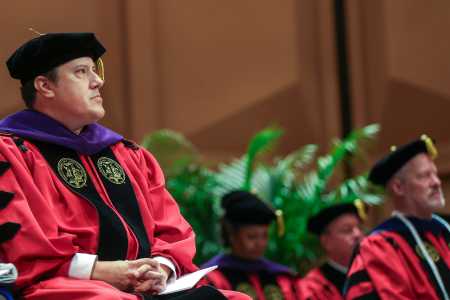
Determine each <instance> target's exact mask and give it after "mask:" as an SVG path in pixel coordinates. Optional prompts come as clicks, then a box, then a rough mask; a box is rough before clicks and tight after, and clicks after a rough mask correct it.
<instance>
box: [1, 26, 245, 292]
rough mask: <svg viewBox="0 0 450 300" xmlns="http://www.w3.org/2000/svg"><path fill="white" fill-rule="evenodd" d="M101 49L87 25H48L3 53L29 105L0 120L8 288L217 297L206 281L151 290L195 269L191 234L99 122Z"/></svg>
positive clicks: (156, 176) (136, 153)
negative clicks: (64, 28)
mask: <svg viewBox="0 0 450 300" xmlns="http://www.w3.org/2000/svg"><path fill="white" fill-rule="evenodd" d="M104 52H105V49H104V47H103V46H102V44H101V43H100V42H99V41H98V40H97V39H96V37H95V35H94V34H92V33H52V34H45V35H41V36H39V37H36V38H34V39H32V40H30V41H28V42H27V43H25V44H24V45H22V46H21V47H20V48H18V49H17V50H16V51H15V52H14V53H13V54H12V56H11V57H10V58H9V60H8V62H7V66H8V69H9V72H10V74H11V76H12V77H13V78H16V79H19V80H20V81H21V83H22V87H21V91H22V96H23V99H24V101H25V104H26V105H27V107H28V109H26V110H23V111H20V112H18V113H15V114H13V115H10V116H8V117H7V118H5V119H4V120H2V121H1V122H0V132H1V134H0V191H1V192H0V196H1V206H0V208H1V209H2V210H1V213H0V224H1V226H0V236H2V241H3V243H2V244H0V260H1V261H4V262H11V263H13V264H14V265H15V266H16V267H17V269H18V272H19V276H18V278H17V281H16V284H15V292H16V293H17V294H18V295H19V297H20V299H26V300H38V299H45V300H52V299H55V300H56V299H58V300H60V299H86V300H88V299H89V300H94V299H102V300H104V299H121V300H138V299H154V298H155V299H170V298H174V297H177V298H176V299H223V298H224V296H223V293H221V292H219V291H217V290H216V289H214V288H212V287H202V288H199V289H192V290H188V291H186V292H182V293H178V294H173V295H167V296H155V295H156V294H157V293H159V292H161V291H163V290H164V289H165V286H166V282H167V280H168V279H169V280H171V279H172V278H175V277H177V276H179V275H182V274H184V273H187V272H192V271H194V270H196V269H197V268H196V266H195V265H194V264H193V263H192V258H193V256H194V254H195V241H194V233H193V231H192V229H191V227H190V226H189V224H188V223H187V222H186V221H185V220H184V218H183V217H182V216H181V214H180V212H179V209H178V206H177V204H176V202H175V201H174V200H173V199H172V197H171V196H170V195H169V193H168V192H167V190H166V188H165V187H164V176H163V174H162V172H161V169H160V168H159V166H158V163H157V162H156V161H155V159H154V158H153V156H152V155H151V154H150V153H148V152H147V151H145V150H144V149H142V148H141V147H139V146H138V145H136V144H134V143H132V142H129V141H127V140H125V139H124V138H123V137H122V136H120V135H119V134H117V133H115V132H113V131H111V130H109V129H107V128H105V127H103V126H101V125H99V124H97V123H96V122H97V121H98V120H99V119H101V118H102V117H103V116H104V114H105V110H104V108H103V105H102V102H103V99H102V97H101V95H100V89H101V87H102V86H103V76H102V72H101V71H102V64H101V63H100V61H99V58H100V56H102V54H103V53H104ZM99 68H100V69H99ZM99 73H100V74H99ZM224 293H225V294H226V295H227V296H229V297H237V298H243V299H248V297H246V296H245V295H242V294H237V293H234V294H233V293H232V292H224Z"/></svg>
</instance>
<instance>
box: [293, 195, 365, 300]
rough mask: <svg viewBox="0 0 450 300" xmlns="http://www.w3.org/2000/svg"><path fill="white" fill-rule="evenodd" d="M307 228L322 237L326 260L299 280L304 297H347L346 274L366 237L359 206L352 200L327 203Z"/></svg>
mask: <svg viewBox="0 0 450 300" xmlns="http://www.w3.org/2000/svg"><path fill="white" fill-rule="evenodd" d="M308 230H309V231H310V232H311V233H313V234H315V235H317V236H318V237H319V239H320V244H321V245H322V248H323V250H324V251H325V255H326V262H325V263H323V264H322V265H321V266H320V267H317V268H315V269H313V270H311V271H310V272H309V273H308V274H306V276H305V277H304V278H302V279H301V280H300V281H299V285H300V291H301V296H302V299H305V300H313V299H315V300H339V299H344V298H343V296H342V289H343V287H344V283H345V274H346V273H347V268H348V265H349V263H350V259H351V256H352V253H353V249H354V248H355V246H356V245H357V244H358V243H359V241H360V240H361V239H362V237H363V233H362V230H361V218H360V217H359V215H358V210H357V208H356V207H355V205H354V204H352V203H343V204H336V205H333V206H330V207H327V208H325V209H323V210H321V211H320V212H319V213H318V214H316V215H314V216H312V217H311V218H310V219H309V220H308Z"/></svg>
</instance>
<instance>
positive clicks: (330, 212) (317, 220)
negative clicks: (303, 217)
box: [308, 203, 359, 235]
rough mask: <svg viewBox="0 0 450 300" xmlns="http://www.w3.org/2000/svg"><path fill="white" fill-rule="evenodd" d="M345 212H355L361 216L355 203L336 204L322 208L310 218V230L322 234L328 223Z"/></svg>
mask: <svg viewBox="0 0 450 300" xmlns="http://www.w3.org/2000/svg"><path fill="white" fill-rule="evenodd" d="M344 214H354V215H355V216H357V217H358V218H359V215H358V210H357V208H356V206H355V205H354V204H352V203H342V204H336V205H333V206H330V207H327V208H325V209H322V210H321V211H320V212H319V213H318V214H316V215H314V216H313V217H311V218H310V219H309V220H308V231H309V232H311V233H313V234H316V235H321V234H322V233H323V231H324V230H325V228H326V227H327V226H328V224H330V223H331V222H333V221H334V220H335V219H336V218H338V217H340V216H341V215H344Z"/></svg>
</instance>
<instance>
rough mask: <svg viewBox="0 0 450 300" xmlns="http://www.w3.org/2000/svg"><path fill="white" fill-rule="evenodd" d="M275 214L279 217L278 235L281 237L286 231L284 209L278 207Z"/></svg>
mask: <svg viewBox="0 0 450 300" xmlns="http://www.w3.org/2000/svg"><path fill="white" fill-rule="evenodd" d="M275 216H276V217H277V229H278V236H279V237H281V236H283V235H284V232H285V228H284V218H283V211H282V210H281V209H277V210H276V211H275Z"/></svg>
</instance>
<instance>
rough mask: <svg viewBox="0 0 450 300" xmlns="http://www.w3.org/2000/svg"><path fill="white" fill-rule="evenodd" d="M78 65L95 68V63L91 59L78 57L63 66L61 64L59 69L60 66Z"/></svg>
mask: <svg viewBox="0 0 450 300" xmlns="http://www.w3.org/2000/svg"><path fill="white" fill-rule="evenodd" d="M78 65H86V66H95V63H94V61H93V60H92V58H91V57H89V56H84V57H78V58H75V59H72V60H69V61H68V62H66V63H65V64H62V65H61V66H60V67H62V66H78Z"/></svg>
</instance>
